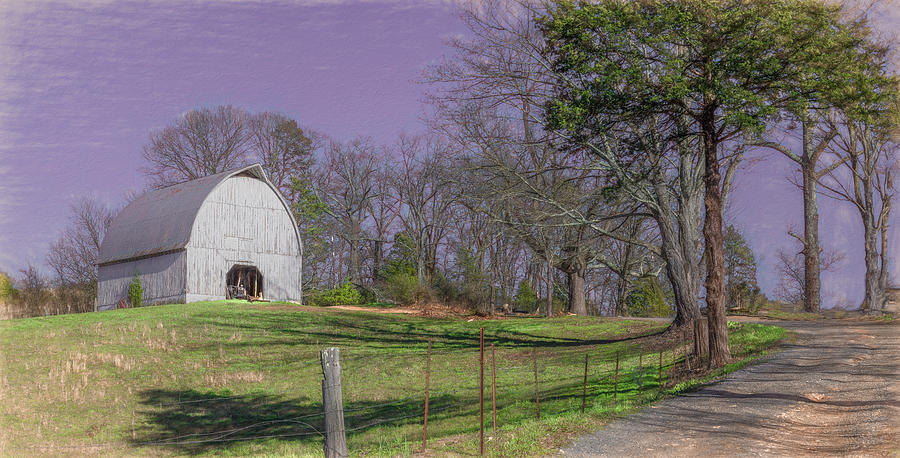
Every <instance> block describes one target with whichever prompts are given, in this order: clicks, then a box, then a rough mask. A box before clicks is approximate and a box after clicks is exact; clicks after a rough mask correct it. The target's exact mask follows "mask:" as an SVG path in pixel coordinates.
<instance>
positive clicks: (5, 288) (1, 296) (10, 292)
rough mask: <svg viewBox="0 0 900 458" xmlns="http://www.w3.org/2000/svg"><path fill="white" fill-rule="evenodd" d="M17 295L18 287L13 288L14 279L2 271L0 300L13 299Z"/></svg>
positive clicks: (0, 273)
mask: <svg viewBox="0 0 900 458" xmlns="http://www.w3.org/2000/svg"><path fill="white" fill-rule="evenodd" d="M15 295H16V289H15V288H13V285H12V281H10V280H9V277H8V276H7V275H6V274H5V273H3V272H0V301H4V300H11V299H13V298H15Z"/></svg>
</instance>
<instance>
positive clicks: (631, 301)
mask: <svg viewBox="0 0 900 458" xmlns="http://www.w3.org/2000/svg"><path fill="white" fill-rule="evenodd" d="M625 307H626V309H627V311H628V315H630V316H644V317H666V316H669V315H670V313H671V311H672V309H671V308H669V305H668V304H666V299H665V296H664V295H663V291H662V288H661V287H660V286H659V280H658V279H657V278H656V277H646V278H642V279H640V280H638V281H637V284H636V285H635V288H634V289H633V290H631V292H630V293H629V294H628V297H626V298H625Z"/></svg>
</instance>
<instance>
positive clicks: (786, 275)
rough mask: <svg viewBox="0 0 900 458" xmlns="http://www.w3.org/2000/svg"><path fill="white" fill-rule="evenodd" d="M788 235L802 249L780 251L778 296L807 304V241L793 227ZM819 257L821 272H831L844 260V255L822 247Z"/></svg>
mask: <svg viewBox="0 0 900 458" xmlns="http://www.w3.org/2000/svg"><path fill="white" fill-rule="evenodd" d="M788 235H790V236H791V237H792V238H793V239H794V240H796V241H797V242H798V243H799V244H800V246H801V249H800V250H799V251H795V250H790V249H780V250H778V253H777V257H778V263H777V264H776V269H777V271H778V275H779V279H778V287H777V290H776V294H777V295H778V298H779V299H781V300H784V301H787V302H790V303H792V304H806V302H807V301H806V299H807V298H806V291H807V288H806V272H805V258H806V255H805V252H804V249H805V248H804V247H805V242H806V239H805V237H802V236H800V235H799V234H797V232H796V230H794V228H793V227H791V228H789V229H788ZM817 257H818V259H819V269H820V271H821V272H829V271H831V270H832V269H834V268H835V267H837V265H838V264H839V263H840V262H841V261H843V260H844V254H843V253H841V252H838V251H835V250H832V249H824V248H821V247H819V254H818V256H817Z"/></svg>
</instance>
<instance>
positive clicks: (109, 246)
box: [97, 164, 280, 264]
mask: <svg viewBox="0 0 900 458" xmlns="http://www.w3.org/2000/svg"><path fill="white" fill-rule="evenodd" d="M235 175H249V176H252V177H255V178H258V179H260V180H262V181H264V182H266V183H267V184H269V186H270V187H272V189H274V186H272V184H271V183H269V180H268V179H267V178H266V174H265V172H263V169H262V167H261V166H260V165H259V164H253V165H250V166H247V167H242V168H239V169H234V170H229V171H226V172H222V173H217V174H215V175H209V176H206V177H203V178H198V179H196V180H191V181H186V182H184V183H180V184H176V185H174V186H169V187H166V188H162V189H157V190H155V191H150V192H147V193H146V194H144V195H142V196H140V197H138V198H137V199H134V200H133V201H131V203H129V204H128V205H127V206H126V207H125V208H123V209H122V211H120V212H119V214H118V215H116V217H115V219H113V222H112V224H110V226H109V229H108V230H107V231H106V236H105V237H104V238H103V243H101V244H100V255H99V257H98V260H97V264H110V263H115V262H120V261H125V260H129V259H134V258H143V257H149V256H153V255H157V254H162V253H166V252H170V251H175V250H180V249H182V248H184V247H185V245H187V243H188V241H190V238H191V230H192V228H193V225H194V219H196V217H197V212H198V211H199V210H200V207H201V206H202V205H203V202H204V201H205V200H206V197H207V196H209V194H210V193H211V192H212V191H213V190H214V189H215V188H216V186H218V185H219V184H220V183H222V182H223V181H225V180H227V179H228V178H231V177H233V176H235ZM279 197H280V194H279Z"/></svg>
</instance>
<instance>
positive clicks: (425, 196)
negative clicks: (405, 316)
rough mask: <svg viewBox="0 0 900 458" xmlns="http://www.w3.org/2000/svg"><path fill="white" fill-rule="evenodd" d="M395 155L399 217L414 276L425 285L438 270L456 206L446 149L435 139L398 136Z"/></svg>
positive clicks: (447, 147)
mask: <svg viewBox="0 0 900 458" xmlns="http://www.w3.org/2000/svg"><path fill="white" fill-rule="evenodd" d="M394 155H395V156H396V157H398V160H399V161H400V163H399V167H398V172H397V175H396V176H395V177H394V178H395V180H396V181H395V182H394V188H395V189H396V192H397V195H398V197H399V199H400V202H401V205H402V207H401V209H400V213H399V214H398V218H399V220H400V222H401V224H402V225H403V231H404V233H405V234H406V235H407V236H408V237H409V238H410V239H411V240H412V243H413V251H414V254H415V262H416V277H417V278H418V280H419V284H426V282H427V281H429V280H431V279H432V277H433V274H434V272H435V270H436V268H437V253H438V248H439V246H440V244H441V243H442V242H443V241H444V239H445V238H446V236H447V233H448V231H449V230H450V227H449V224H448V223H449V220H450V218H452V216H453V212H452V207H453V205H454V204H455V203H456V197H455V196H454V194H453V192H452V191H453V190H452V188H451V186H449V184H450V182H449V180H448V174H447V170H448V168H449V166H448V162H447V158H448V155H449V146H448V145H447V144H446V143H444V142H442V141H441V140H440V139H438V138H437V137H434V136H401V137H400V140H399V141H398V144H397V145H396V152H395V153H394Z"/></svg>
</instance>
